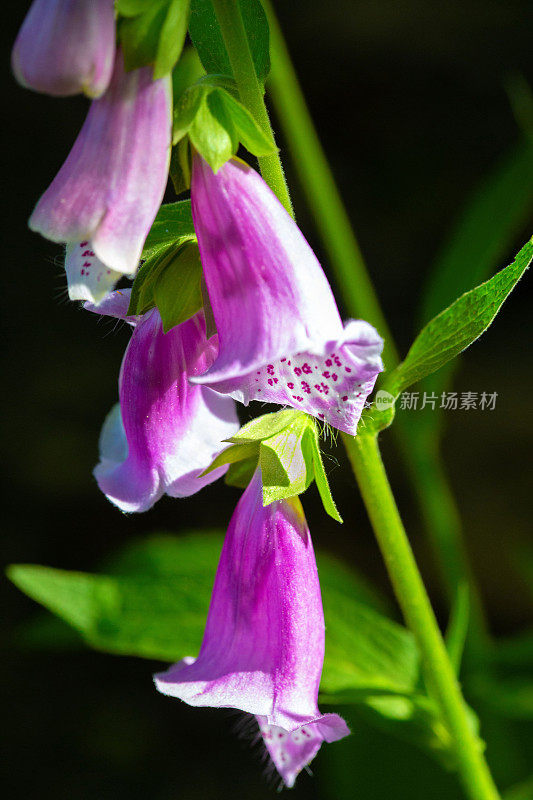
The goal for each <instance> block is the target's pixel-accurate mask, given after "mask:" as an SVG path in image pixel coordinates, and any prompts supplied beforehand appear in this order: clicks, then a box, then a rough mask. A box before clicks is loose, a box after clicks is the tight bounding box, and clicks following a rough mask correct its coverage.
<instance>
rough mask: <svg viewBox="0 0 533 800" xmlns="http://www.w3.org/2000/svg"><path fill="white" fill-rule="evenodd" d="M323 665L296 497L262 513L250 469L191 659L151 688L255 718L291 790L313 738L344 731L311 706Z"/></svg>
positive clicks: (314, 746) (316, 589) (319, 618)
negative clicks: (197, 647) (198, 645)
mask: <svg viewBox="0 0 533 800" xmlns="http://www.w3.org/2000/svg"><path fill="white" fill-rule="evenodd" d="M323 661H324V615H323V611H322V600H321V597H320V585H319V582H318V574H317V569H316V563H315V557H314V553H313V546H312V543H311V537H310V534H309V529H308V527H307V523H306V521H305V517H304V514H303V510H302V507H301V504H300V501H299V500H298V499H297V498H293V499H291V500H281V501H277V502H275V503H272V504H271V505H269V506H267V507H266V508H264V507H263V502H262V483H261V473H260V470H259V469H258V470H257V471H256V473H255V475H254V477H253V479H252V481H251V483H250V484H249V486H248V488H247V489H246V491H245V492H244V494H243V495H242V497H241V499H240V500H239V503H238V504H237V507H236V509H235V512H234V514H233V517H232V519H231V522H230V524H229V527H228V532H227V534H226V539H225V542H224V547H223V549H222V554H221V556H220V563H219V566H218V570H217V575H216V579H215V585H214V588H213V595H212V598H211V605H210V608H209V614H208V617H207V623H206V628H205V633H204V639H203V642H202V646H201V648H200V653H199V655H198V658H197V659H194V658H185V659H183V660H182V661H180V662H179V663H178V664H175V665H174V666H173V667H171V668H170V669H169V670H168V671H167V672H164V673H160V674H159V675H156V676H155V682H156V686H157V688H158V689H159V691H160V692H163V693H164V694H168V695H171V696H173V697H178V698H180V699H181V700H184V701H185V702H187V703H189V704H190V705H193V706H216V707H221V708H238V709H240V710H242V711H246V712H248V713H250V714H255V715H256V716H257V717H258V723H259V725H260V729H261V731H262V735H263V738H264V740H265V743H266V745H267V748H268V750H269V752H270V754H271V756H272V758H273V760H274V763H275V765H276V767H277V768H278V770H279V771H280V773H281V775H282V777H283V778H284V780H286V782H287V784H288V785H291V784H292V782H294V778H295V777H296V774H297V773H298V772H299V770H300V769H301V768H302V767H303V766H304V765H305V764H306V763H307V762H308V761H309V760H311V758H313V757H314V755H315V754H316V752H317V751H318V749H319V747H320V744H321V743H322V741H335V740H336V739H340V738H342V737H343V736H346V735H347V733H348V732H349V731H348V728H347V727H346V724H345V722H344V721H343V720H342V719H341V718H340V717H339V716H338V715H337V714H325V715H323V714H321V713H320V711H319V709H318V705H317V698H318V686H319V683H320V676H321V673H322V666H323ZM272 737H273V741H271V738H272ZM281 740H283V741H284V742H285V743H286V745H285V746H284V747H283V748H281V747H280V746H279V744H278V743H279V742H281ZM291 742H292V745H291ZM308 742H309V745H307V743H308Z"/></svg>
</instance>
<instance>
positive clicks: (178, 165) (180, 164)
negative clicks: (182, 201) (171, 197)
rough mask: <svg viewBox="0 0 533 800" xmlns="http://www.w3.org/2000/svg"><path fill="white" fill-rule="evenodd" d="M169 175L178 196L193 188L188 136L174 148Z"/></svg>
mask: <svg viewBox="0 0 533 800" xmlns="http://www.w3.org/2000/svg"><path fill="white" fill-rule="evenodd" d="M169 174H170V179H171V181H172V185H173V187H174V191H175V192H176V194H181V193H182V192H186V191H187V190H188V189H190V188H191V146H190V144H189V139H188V138H187V137H186V136H184V137H183V139H180V141H179V142H178V144H177V145H176V146H175V147H173V148H172V154H171V156H170V169H169Z"/></svg>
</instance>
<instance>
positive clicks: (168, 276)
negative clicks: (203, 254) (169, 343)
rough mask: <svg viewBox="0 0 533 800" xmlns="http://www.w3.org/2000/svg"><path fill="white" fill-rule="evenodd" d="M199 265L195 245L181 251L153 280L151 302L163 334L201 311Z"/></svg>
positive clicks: (198, 254) (200, 271)
mask: <svg viewBox="0 0 533 800" xmlns="http://www.w3.org/2000/svg"><path fill="white" fill-rule="evenodd" d="M201 281H202V264H201V262H200V252H199V250H198V245H197V244H186V245H184V246H183V247H181V248H180V249H179V250H178V251H177V252H176V254H175V255H174V256H173V258H172V259H170V260H168V262H167V263H166V264H165V266H164V267H163V269H162V270H160V271H159V272H158V273H157V276H156V278H155V280H154V288H153V297H154V302H155V304H156V306H157V308H158V310H159V313H160V315H161V321H162V323H163V332H164V333H168V331H170V330H172V328H175V327H176V325H180V323H182V322H185V321H186V320H188V319H190V318H191V317H192V316H194V314H196V312H197V311H199V310H200V309H201V307H202V302H203V300H202V290H201Z"/></svg>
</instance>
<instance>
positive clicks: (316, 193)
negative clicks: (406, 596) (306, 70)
mask: <svg viewBox="0 0 533 800" xmlns="http://www.w3.org/2000/svg"><path fill="white" fill-rule="evenodd" d="M263 4H264V6H265V9H266V11H267V15H268V18H269V24H270V41H271V47H270V50H271V56H272V68H271V73H270V78H269V89H270V95H271V97H272V100H273V103H274V108H275V109H276V110H277V114H278V118H279V122H280V125H281V128H282V131H283V133H284V136H285V138H286V140H287V143H288V145H289V148H290V151H291V152H292V155H293V161H294V166H295V169H296V171H297V172H298V175H299V177H300V181H301V184H302V187H303V190H304V192H305V195H306V199H307V203H308V205H309V208H310V210H311V212H312V214H313V217H314V219H315V222H316V225H317V228H318V230H319V233H320V235H321V238H322V242H323V244H324V247H325V250H326V252H327V254H328V257H329V261H330V263H331V265H332V268H333V271H334V276H335V279H336V281H337V284H338V286H339V288H340V290H341V294H342V297H343V299H344V302H345V304H346V310H347V311H348V313H349V314H350V316H354V317H362V318H364V319H366V320H368V321H369V322H371V323H372V324H373V325H375V327H376V328H377V329H378V330H379V332H380V333H381V334H382V335H383V337H384V339H385V348H384V354H383V355H384V362H385V365H386V367H387V368H389V369H391V368H392V367H394V366H396V364H397V363H398V354H397V350H396V347H395V344H394V341H393V338H392V335H391V333H390V330H389V328H388V325H387V323H386V321H385V318H384V315H383V312H382V310H381V307H380V303H379V300H378V298H377V295H376V293H375V290H374V287H373V285H372V282H371V280H370V277H369V275H368V272H367V269H366V267H365V264H364V260H363V257H362V255H361V250H360V248H359V245H358V243H357V239H356V237H355V234H354V232H353V229H352V226H351V223H350V219H349V217H348V215H347V213H346V210H345V207H344V204H343V201H342V198H341V196H340V193H339V191H338V189H337V187H336V184H335V181H334V178H333V175H332V173H331V169H330V167H329V164H328V160H327V158H326V155H325V153H324V150H323V149H322V145H321V144H320V140H319V138H318V136H317V133H316V130H315V128H314V125H313V120H312V118H311V115H310V113H309V110H308V108H307V105H306V103H305V98H304V96H303V93H302V90H301V87H300V84H299V82H298V77H297V75H296V72H295V70H294V67H293V64H292V61H291V58H290V55H289V52H288V50H287V46H286V44H285V41H284V38H283V34H282V31H281V29H280V27H279V24H278V21H277V19H276V16H275V14H274V12H273V10H272V6H271V4H270V2H269V0H263ZM392 432H393V436H395V438H396V441H397V443H398V446H399V449H400V451H401V453H402V456H403V458H404V461H405V463H406V467H407V470H408V473H409V475H410V476H411V480H412V484H413V487H414V491H415V493H416V495H417V498H418V502H419V505H420V509H421V512H422V516H423V518H424V521H425V523H426V526H427V531H428V535H429V538H430V541H431V544H432V547H433V551H434V553H435V555H436V560H437V563H438V565H439V567H440V569H441V574H442V580H443V584H444V588H445V590H446V594H447V596H448V598H449V600H450V602H453V601H454V599H455V594H456V591H457V586H458V584H459V583H462V582H464V581H465V580H467V581H469V583H470V586H471V587H472V593H473V595H474V603H473V606H472V619H471V630H472V632H473V634H474V639H475V641H477V642H480V643H481V642H482V641H483V640H484V638H485V635H484V628H485V625H484V620H483V613H482V606H481V602H480V601H479V593H478V592H477V589H476V587H475V585H474V583H473V580H472V574H471V570H470V567H469V564H468V559H467V557H466V551H465V548H464V545H463V541H462V534H461V525H460V517H459V513H458V511H457V506H456V504H455V499H454V497H453V494H452V492H451V490H450V487H449V484H448V481H447V478H446V474H445V472H444V469H443V467H442V465H441V463H440V459H439V452H438V449H437V448H433V449H432V451H431V453H429V452H427V453H422V454H421V453H420V452H419V451H420V448H416V447H415V445H416V444H417V443H418V440H419V437H416V436H415V434H416V431H412V430H410V428H409V426H408V425H407V423H405V424H404V421H403V420H402V418H401V416H398V417H397V418H396V421H395V424H394V427H393V429H392ZM428 464H429V468H430V472H431V475H430V476H429V474H428ZM476 598H477V599H476ZM473 644H475V642H474V643H473ZM474 652H475V651H474Z"/></svg>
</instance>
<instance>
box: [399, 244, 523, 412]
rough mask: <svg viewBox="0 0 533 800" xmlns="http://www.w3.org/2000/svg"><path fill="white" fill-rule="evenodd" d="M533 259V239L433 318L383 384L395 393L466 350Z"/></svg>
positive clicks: (486, 325) (479, 334)
mask: <svg viewBox="0 0 533 800" xmlns="http://www.w3.org/2000/svg"><path fill="white" fill-rule="evenodd" d="M532 259H533V240H530V241H529V242H528V243H527V244H526V245H524V247H523V248H522V250H521V251H520V252H519V253H518V255H517V256H516V258H515V260H514V261H513V263H512V264H510V265H509V266H508V267H506V268H505V269H503V270H501V271H500V272H498V273H497V274H496V275H495V276H494V277H493V278H491V279H490V280H489V281H486V283H482V284H481V285H480V286H477V287H476V288H475V289H472V291H470V292H467V293H466V294H464V295H463V296H462V297H460V298H459V299H458V300H456V301H455V303H453V304H452V305H451V306H449V307H448V308H447V309H445V310H444V311H442V312H441V313H440V314H439V315H438V316H437V317H435V318H434V319H433V320H431V322H429V323H428V324H427V325H426V327H425V328H423V330H422V331H421V332H420V333H419V335H418V336H417V338H416V339H415V341H414V343H413V345H412V346H411V349H410V350H409V352H408V354H407V357H406V358H405V360H404V361H403V362H402V363H401V364H400V365H399V366H398V367H396V369H395V370H393V372H391V373H390V375H388V377H387V378H386V380H385V382H384V386H383V388H384V389H385V390H386V391H388V392H390V393H391V394H392V395H394V396H395V397H396V396H398V395H399V394H400V392H402V391H403V390H404V389H406V388H407V387H408V386H411V385H412V384H413V383H416V381H418V380H420V379H421V378H423V377H425V376H426V375H430V374H431V373H432V372H435V371H436V370H438V369H439V367H441V366H442V365H443V364H445V363H446V362H447V361H449V360H450V359H451V358H453V357H454V356H456V355H458V353H461V352H462V351H463V350H465V349H466V348H467V347H468V346H469V345H470V344H472V342H474V341H475V340H476V339H477V338H478V337H479V336H481V334H482V333H483V332H484V331H485V330H486V329H487V328H488V327H489V325H490V324H491V323H492V321H493V320H494V318H495V317H496V315H497V313H498V311H499V310H500V308H501V307H502V305H503V303H504V302H505V300H506V299H507V297H508V296H509V294H510V293H511V291H512V290H513V289H514V287H515V286H516V284H517V283H518V281H519V280H520V278H521V277H522V275H523V274H524V272H525V271H526V269H527V268H528V267H529V265H530V263H531V260H532Z"/></svg>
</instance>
